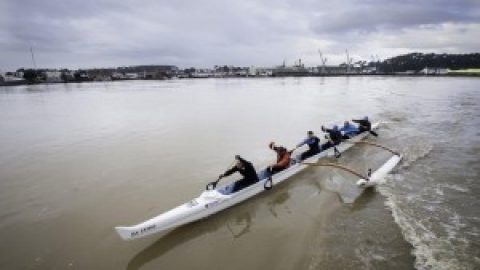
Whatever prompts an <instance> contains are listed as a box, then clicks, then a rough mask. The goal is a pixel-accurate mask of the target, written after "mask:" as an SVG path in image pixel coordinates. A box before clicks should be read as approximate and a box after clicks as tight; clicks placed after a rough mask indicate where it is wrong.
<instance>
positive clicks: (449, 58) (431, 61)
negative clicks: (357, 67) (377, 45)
mask: <svg viewBox="0 0 480 270" xmlns="http://www.w3.org/2000/svg"><path fill="white" fill-rule="evenodd" d="M369 66H376V67H377V69H378V70H379V71H381V72H386V73H389V72H403V71H408V70H414V71H419V70H422V69H424V68H425V67H429V68H448V69H452V70H457V69H467V68H480V53H471V54H434V53H430V54H423V53H409V54H405V55H400V56H396V57H393V58H390V59H387V60H385V61H382V62H376V63H375V62H370V63H369Z"/></svg>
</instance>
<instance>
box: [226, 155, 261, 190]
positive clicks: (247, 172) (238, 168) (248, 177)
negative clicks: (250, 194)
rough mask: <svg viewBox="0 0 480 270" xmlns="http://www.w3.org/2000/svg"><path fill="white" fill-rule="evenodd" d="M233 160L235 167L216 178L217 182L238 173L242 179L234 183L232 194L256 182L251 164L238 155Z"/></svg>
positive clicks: (255, 173) (256, 178)
mask: <svg viewBox="0 0 480 270" xmlns="http://www.w3.org/2000/svg"><path fill="white" fill-rule="evenodd" d="M235 160H236V162H235V165H234V166H233V167H232V168H231V169H229V170H227V171H226V172H224V173H223V174H220V176H219V177H218V180H220V179H222V178H223V177H225V176H229V175H231V174H233V173H235V172H238V173H240V174H241V175H242V176H243V178H242V179H240V180H238V181H237V182H235V185H234V187H233V189H232V193H233V192H236V191H239V190H241V189H243V188H245V187H248V186H250V185H252V184H254V183H256V182H258V176H257V172H256V171H255V168H254V167H253V165H252V163H250V162H248V161H246V160H245V159H243V158H241V157H240V156H239V155H236V156H235ZM217 182H218V181H217Z"/></svg>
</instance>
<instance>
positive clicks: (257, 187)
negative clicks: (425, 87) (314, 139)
mask: <svg viewBox="0 0 480 270" xmlns="http://www.w3.org/2000/svg"><path fill="white" fill-rule="evenodd" d="M372 128H373V129H376V128H378V123H376V124H374V125H373V126H372ZM368 135H369V133H368V132H364V133H362V134H359V135H357V136H355V137H354V138H352V139H350V140H349V141H350V142H357V141H360V140H362V139H363V138H365V137H366V136H368ZM353 145H354V144H352V143H341V144H340V145H337V149H338V151H340V152H342V153H343V152H345V151H346V150H348V149H349V148H351V147H352V146H353ZM327 156H328V157H332V156H334V150H333V148H330V149H328V150H325V151H323V152H321V153H319V154H318V155H316V156H312V157H310V158H308V159H307V160H305V162H318V160H319V159H321V158H325V157H327ZM307 166H308V165H304V164H301V163H296V164H294V165H291V166H290V167H289V168H287V169H285V170H283V171H281V172H279V173H276V174H274V175H273V176H272V183H273V185H276V184H278V183H281V182H283V181H284V180H286V179H288V178H289V177H291V176H293V175H295V174H297V173H298V172H300V171H302V170H304V169H305V168H307ZM377 172H378V170H377ZM377 172H375V173H377ZM375 173H374V174H375ZM373 176H374V175H372V178H373ZM266 181H268V180H265V179H264V180H261V181H259V182H258V183H255V184H253V185H251V186H248V187H246V188H244V189H242V190H240V191H238V192H235V193H233V194H227V195H225V194H222V193H220V192H219V191H218V190H220V189H221V188H222V187H219V188H217V189H214V190H207V191H204V192H203V193H202V194H201V195H200V196H199V197H197V198H195V199H193V200H191V201H189V202H187V203H184V204H182V205H180V206H178V207H175V208H173V209H171V210H169V211H167V212H165V213H163V214H160V215H159V216H156V217H154V218H152V219H149V220H147V221H145V222H142V223H139V224H137V225H134V226H129V227H122V226H119V227H115V230H116V231H117V233H118V234H119V235H120V237H121V238H122V239H124V240H131V239H136V238H141V237H144V236H147V235H150V234H154V233H158V232H162V231H165V230H168V229H172V228H175V227H178V226H182V225H185V224H187V223H190V222H193V221H196V220H199V219H202V218H205V217H208V216H210V215H212V214H215V213H217V212H219V211H222V210H224V209H226V208H229V207H231V206H233V205H236V204H238V203H240V202H242V201H245V200H247V199H249V198H251V197H253V196H255V195H256V194H258V193H260V192H263V191H265V190H266V189H265V184H266Z"/></svg>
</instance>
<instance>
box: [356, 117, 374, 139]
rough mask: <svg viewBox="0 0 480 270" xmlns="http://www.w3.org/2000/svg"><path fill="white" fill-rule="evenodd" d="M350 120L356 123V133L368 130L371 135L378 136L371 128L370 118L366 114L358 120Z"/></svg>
mask: <svg viewBox="0 0 480 270" xmlns="http://www.w3.org/2000/svg"><path fill="white" fill-rule="evenodd" d="M352 122H354V123H357V124H358V133H362V132H364V131H369V132H370V133H371V134H372V135H374V136H378V134H377V133H376V132H375V131H373V130H372V123H370V120H368V116H365V117H364V118H363V119H358V120H355V119H352Z"/></svg>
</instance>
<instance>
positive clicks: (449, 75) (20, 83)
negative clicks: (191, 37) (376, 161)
mask: <svg viewBox="0 0 480 270" xmlns="http://www.w3.org/2000/svg"><path fill="white" fill-rule="evenodd" d="M362 76H365V77H375V76H377V77H382V76H385V77H468V78H480V74H476V73H471V74H428V75H425V74H391V73H382V74H355V73H353V74H306V75H301V74H297V75H288V76H224V77H188V78H169V79H121V80H118V79H116V80H88V81H65V82H33V83H32V82H18V81H15V82H0V87H8V86H19V85H41V84H70V83H94V82H116V81H165V80H191V79H231V78H249V79H264V78H292V77H295V78H296V77H303V78H306V77H362Z"/></svg>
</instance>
